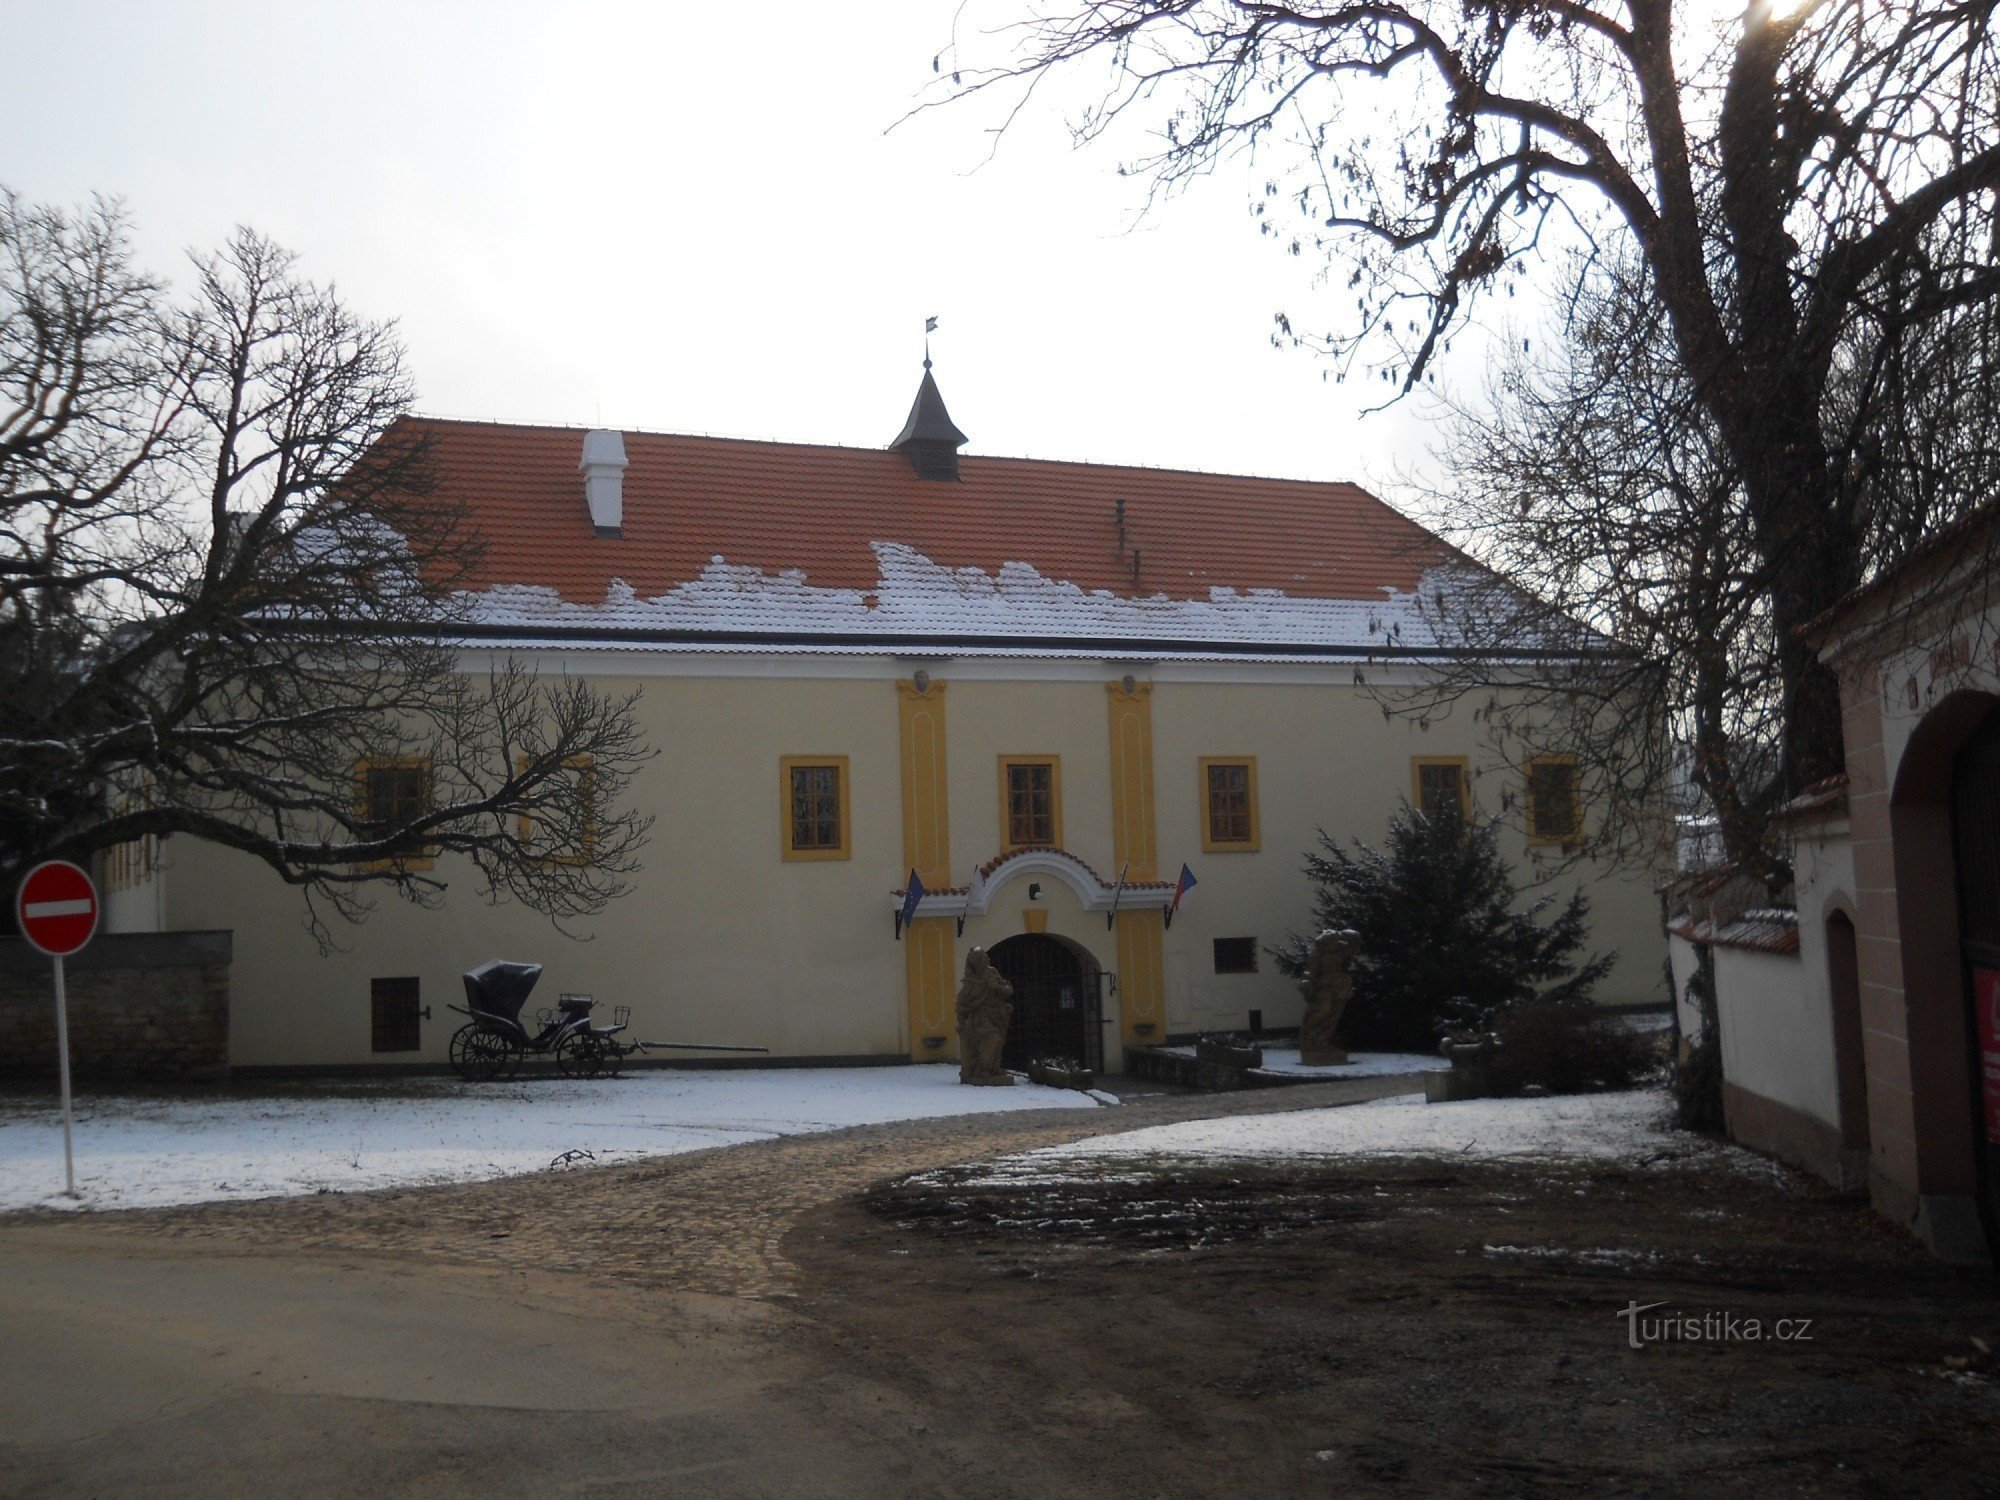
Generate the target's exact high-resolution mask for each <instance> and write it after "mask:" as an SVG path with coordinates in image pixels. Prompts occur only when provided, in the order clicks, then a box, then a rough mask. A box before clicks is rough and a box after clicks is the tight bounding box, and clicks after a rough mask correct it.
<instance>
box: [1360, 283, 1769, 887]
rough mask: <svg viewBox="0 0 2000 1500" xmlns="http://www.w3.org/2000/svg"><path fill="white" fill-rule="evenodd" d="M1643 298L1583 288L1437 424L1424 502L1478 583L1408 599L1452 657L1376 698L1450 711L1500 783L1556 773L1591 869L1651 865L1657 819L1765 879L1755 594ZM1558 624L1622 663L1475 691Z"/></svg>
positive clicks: (1555, 666)
mask: <svg viewBox="0 0 2000 1500" xmlns="http://www.w3.org/2000/svg"><path fill="white" fill-rule="evenodd" d="M1644 281H1645V278H1644V274H1643V271H1642V270H1634V271H1633V272H1632V274H1631V277H1630V278H1629V279H1627V278H1620V277H1618V276H1616V275H1613V274H1606V275H1604V276H1602V277H1599V278H1596V279H1595V280H1593V281H1592V282H1591V284H1590V285H1589V287H1588V289H1587V290H1586V292H1585V294H1584V295H1583V296H1582V297H1580V299H1579V300H1578V302H1577V304H1576V305H1575V307H1574V309H1573V312H1572V316H1571V318H1570V321H1569V323H1568V327H1567V334H1568V336H1567V337H1566V338H1564V339H1562V340H1560V341H1558V342H1556V343H1554V344H1553V345H1552V346H1551V347H1550V348H1549V349H1548V350H1547V351H1546V352H1545V353H1543V354H1541V355H1539V356H1537V357H1535V358H1533V359H1530V358H1529V357H1528V356H1527V355H1526V354H1522V353H1516V354H1512V355H1510V356H1508V357H1506V358H1505V359H1504V360H1502V361H1501V362H1499V363H1498V364H1497V365H1496V368H1495V369H1494V371H1493V376H1492V379H1491V380H1490V381H1489V382H1488V386H1487V389H1486V391H1485V392H1484V397H1485V399H1483V400H1481V401H1479V402H1477V403H1472V404H1461V405H1456V406H1450V407H1449V408H1448V416H1447V418H1446V422H1445V428H1444V430H1445V432H1446V448H1447V451H1448V452H1449V453H1450V455H1451V459H1450V466H1449V475H1448V479H1447V481H1446V482H1445V484H1444V485H1443V486H1442V487H1441V488H1436V489H1433V490H1432V491H1431V493H1430V499H1431V502H1432V505H1433V506H1434V508H1435V509H1436V511H1437V512H1438V513H1439V514H1440V515H1441V517H1442V519H1443V524H1444V526H1445V529H1446V531H1447V532H1448V534H1450V535H1451V536H1452V537H1453V539H1454V540H1456V541H1458V542H1459V543H1460V544H1461V545H1463V546H1464V547H1466V549H1467V550H1468V551H1470V552H1471V553H1473V554H1474V555H1475V556H1477V557H1478V558H1480V559H1481V560H1482V561H1484V562H1486V563H1488V564H1490V565H1491V566H1492V567H1493V568H1494V569H1495V570H1496V576H1481V575H1471V576H1469V577H1468V578H1466V579H1465V580H1464V581H1463V582H1462V583H1461V584H1460V585H1459V586H1458V587H1457V588H1455V589H1453V590H1451V591H1449V592H1443V593H1438V594H1435V595H1430V596H1426V597H1425V598H1424V599H1423V601H1422V604H1423V607H1424V608H1425V610H1426V611H1427V612H1428V613H1429V614H1430V616H1431V624H1432V627H1433V629H1434V630H1435V631H1436V632H1437V634H1438V635H1439V636H1440V638H1442V639H1444V640H1445V641H1447V642H1449V643H1451V644H1453V645H1454V646H1456V647H1457V648H1458V653H1459V654H1458V655H1457V656H1456V657H1455V658H1454V659H1452V660H1451V661H1449V662H1447V663H1445V664H1443V665H1441V666H1440V668H1439V669H1438V674H1437V678H1436V680H1435V682H1433V683H1431V684H1429V685H1427V686H1426V687H1425V688H1423V689H1403V690H1400V691H1397V692H1391V691H1390V690H1387V689H1381V690H1378V691H1382V692H1383V693H1384V694H1385V695H1386V697H1385V701H1392V702H1394V704H1395V706H1397V707H1398V708H1400V709H1402V710H1403V711H1405V712H1409V713H1435V712H1437V711H1438V708H1439V705H1440V703H1442V704H1445V705H1449V706H1451V707H1460V706H1463V707H1466V708H1468V709H1469V710H1470V711H1471V712H1472V713H1473V714H1474V715H1475V716H1477V717H1478V718H1479V719H1480V720H1481V721H1482V723H1483V724H1484V725H1485V727H1486V729H1487V730H1488V738H1489V740H1490V742H1491V744H1492V746H1493V747H1494V748H1495V749H1497V751H1498V752H1499V754H1500V755H1501V757H1502V758H1503V759H1506V760H1508V761H1510V762H1511V763H1513V764H1515V765H1516V766H1525V765H1527V764H1528V763H1530V762H1532V761H1533V760H1534V759H1535V758H1536V757H1538V756H1543V755H1549V754H1556V755H1568V756H1573V757H1574V758H1575V761H1576V764H1577V766H1578V768H1579V773H1580V775H1581V777H1582V778H1583V779H1584V781H1585V782H1586V791H1587V795H1588V801H1589V803H1590V805H1591V806H1592V807H1593V808H1597V809H1601V814H1600V816H1598V817H1597V818H1595V819H1593V820H1592V823H1591V824H1590V827H1589V829H1588V832H1587V835H1586V836H1585V838H1584V839H1582V840H1580V841H1579V842H1580V843H1587V845H1588V848H1589V852H1590V853H1592V854H1594V855H1597V856H1599V857H1608V858H1611V859H1614V860H1617V859H1631V860H1634V861H1636V862H1640V863H1654V862H1656V861H1657V860H1658V858H1659V857H1660V855H1661V854H1662V852H1663V851H1662V850H1661V848H1660V842H1661V838H1662V833H1663V829H1662V817H1663V814H1665V813H1667V812H1679V813H1682V814H1693V813H1697V812H1699V813H1701V814H1704V815H1712V816H1713V817H1714V819H1715V821H1716V823H1717V824H1718V825H1719V828H1720V832H1721V834H1722V844H1723V848H1724V851H1725V853H1726V855H1727V857H1728V859H1729V860H1730V862H1731V863H1733V864H1736V865H1739V866H1740V867H1742V868H1744V869H1747V870H1752V871H1756V872H1758V873H1761V874H1763V875H1765V876H1766V877H1767V878H1769V879H1772V880H1774V881H1782V879H1783V871H1782V869H1781V867H1780V863H1781V862H1780V858H1779V856H1778V854H1777V852H1776V851H1774V850H1773V849H1771V848H1770V847H1769V843H1768V840H1767V837H1766V832H1767V829H1768V826H1769V822H1770V818H1771V814H1772V812H1773V810H1774V809H1775V807H1776V805H1777V803H1778V802H1780V801H1781V800H1783V790H1782V784H1781V782H1780V779H1779V778H1778V776H1777V775H1776V771H1777V764H1778V755H1777V747H1778V744H1779V739H1780V735H1781V731H1782V724H1781V722H1780V720H1781V715H1780V707H1781V704H1782V701H1783V694H1782V684H1781V678H1780V669H1779V664H1778V660H1777V651H1776V641H1775V638H1774V636H1773V632H1772V628H1771V612H1770V608H1769V599H1768V582H1767V580H1766V579H1765V577H1764V574H1763V568H1762V564H1761V562H1760V559H1759V557H1758V554H1757V549H1756V547H1755V545H1754V543H1753V541H1752V523H1751V518H1750V515H1749V507H1748V501H1747V498H1746V496H1745V494H1744V492H1743V487H1742V485H1741V484H1740V483H1739V482H1738V480H1737V475H1736V472H1735V469H1734V467H1733V465H1732V463H1731V461H1730V458H1729V454H1728V452H1727V449H1726V447H1725V445H1724V444H1723V443H1722V441H1721V438H1720V436H1719V434H1718V433H1717V432H1716V430H1715V427H1714V424H1713V423H1712V422H1710V421H1709V420H1708V418H1707V415H1706V413H1705V412H1704V411H1703V409H1702V407H1701V404H1700V402H1699V401H1698V400H1697V399H1696V398H1695V396H1694V393H1693V392H1692V390H1691V389H1690V388H1689V385H1688V382H1687V381H1686V379H1685V378H1684V377H1683V374H1682V372H1681V369H1680V367H1679V364H1678V362H1677V361H1676V360H1675V358H1674V356H1673V351H1672V349H1671V347H1670V340H1669V335H1668V332H1667V330H1666V328H1665V326H1664V315H1663V314H1662V312H1661V310H1660V307H1659V304H1658V302H1657V301H1655V300H1654V299H1652V298H1650V297H1648V296H1646V295H1645V294H1644ZM1578 623H1585V624H1588V625H1589V626H1593V627H1595V628H1596V629H1597V630H1598V631H1600V632H1602V633H1604V634H1605V635H1608V636H1611V637H1614V638H1615V639H1616V640H1617V641H1618V642H1619V643H1620V644H1621V645H1622V646H1623V647H1624V648H1625V650H1624V651H1623V652H1619V653H1606V652H1598V653H1588V652H1575V653H1570V654H1566V655H1559V656H1551V657H1550V658H1549V659H1547V660H1546V661H1544V662H1542V663H1540V664H1539V666H1538V669H1537V671H1536V672H1535V673H1534V674H1533V675H1532V676H1524V675H1522V674H1518V673H1517V674H1514V675H1515V676H1516V677H1519V678H1520V680H1518V681H1515V682H1513V683H1512V684H1511V687H1510V690H1509V691H1508V692H1506V693H1504V694H1502V693H1498V692H1496V691H1494V689H1495V686H1496V684H1498V683H1500V682H1502V681H1506V680H1507V677H1508V674H1507V670H1506V660H1505V658H1506V656H1507V653H1508V651H1509V650H1510V649H1511V648H1512V644H1513V643H1518V642H1520V641H1523V640H1536V639H1544V638H1548V637H1551V636H1556V637H1560V636H1561V635H1562V633H1563V632H1565V631H1569V632H1572V633H1573V632H1574V630H1575V629H1576V625H1577V624H1578ZM1690 793H1692V794H1693V795H1689V794H1690ZM1515 811H1525V810H1523V809H1515Z"/></svg>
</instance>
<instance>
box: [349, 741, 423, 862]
mask: <svg viewBox="0 0 2000 1500" xmlns="http://www.w3.org/2000/svg"><path fill="white" fill-rule="evenodd" d="M386 770H417V771H421V772H422V773H423V777H424V808H425V810H426V811H428V810H429V809H431V808H433V807H435V806H436V805H437V787H436V784H435V776H436V768H435V767H433V766H432V764H431V758H430V757H429V756H428V755H364V756H362V757H361V759H360V760H358V761H356V762H355V763H354V810H355V813H356V815H357V816H358V817H359V818H360V819H361V821H362V822H364V823H368V822H373V821H374V818H373V816H372V814H373V813H374V810H375V808H374V804H373V803H372V802H371V801H370V800H369V796H368V773H369V772H370V771H386ZM436 864H437V860H436V858H435V857H434V856H433V855H429V854H422V855H416V856H408V855H406V856H402V857H400V858H397V859H368V860H363V861H361V866H362V868H363V869H368V870H388V869H398V870H429V869H432V868H433V867H435V866H436Z"/></svg>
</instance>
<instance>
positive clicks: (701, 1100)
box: [0, 1064, 1116, 1210]
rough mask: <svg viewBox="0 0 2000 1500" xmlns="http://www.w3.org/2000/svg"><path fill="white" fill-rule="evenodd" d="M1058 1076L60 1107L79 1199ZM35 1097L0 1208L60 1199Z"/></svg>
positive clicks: (507, 1169) (834, 1118)
mask: <svg viewBox="0 0 2000 1500" xmlns="http://www.w3.org/2000/svg"><path fill="white" fill-rule="evenodd" d="M1100 1100H1110V1101H1111V1102H1114V1103H1115V1102H1116V1101H1115V1099H1112V1096H1110V1095H1101V1096H1099V1097H1098V1098H1090V1097H1087V1096H1085V1095H1083V1094H1080V1093H1077V1092H1075V1091H1074V1090H1069V1089H1047V1088H1040V1087H1037V1086H1036V1085H1033V1084H1029V1083H1025V1082H1024V1083H1021V1084H1018V1085H1016V1086H1015V1087H1014V1088H1011V1089H994V1088H984V1089H977V1088H963V1087H961V1086H960V1085H959V1082H958V1069H957V1068H956V1067H955V1066H953V1065H950V1064H923V1065H919V1066H915V1067H895V1068H784V1069H769V1070H765V1069H755V1070H752V1069H745V1070H742V1071H735V1070H730V1071H721V1070H717V1071H705V1070H698V1069H690V1070H685V1071H683V1070H657V1071H645V1072H636V1073H632V1074H629V1075H627V1076H625V1077H623V1078H615V1079H599V1080H596V1081H594V1082H574V1083H571V1082H561V1081H557V1080H553V1079H550V1080H540V1079H538V1080H534V1081H532V1082H522V1083H515V1084H465V1083H460V1082H458V1081H457V1080H456V1079H450V1080H447V1079H423V1080H417V1081H412V1082H408V1083H398V1084H396V1085H394V1086H393V1087H382V1088H379V1089H365V1088H356V1089H354V1090H352V1091H351V1092H345V1093H343V1094H342V1095H340V1096H327V1095H311V1094H304V1093H302V1094H296V1095H284V1094H280V1095H273V1096H270V1097H260V1098H234V1097H232V1098H218V1099H212V1100H201V1099H187V1098H182V1099H146V1098H140V1097H127V1096H117V1095H94V1096H89V1097H85V1098H82V1099H79V1100H78V1101H77V1111H76V1175H77V1190H78V1192H79V1193H80V1194H81V1195H82V1203H81V1205H80V1206H82V1207H85V1208H153V1207H160V1206H163V1205H166V1204H172V1203H199V1202H204V1201H207V1200H210V1199H216V1198H263V1197H271V1196H275V1195H283V1194H290V1193H316V1192H326V1191H331V1192H345V1191H352V1190H358V1189H364V1188H381V1187H396V1186H408V1185H414V1184H421V1183H438V1182H464V1181H470V1180H474V1179H477V1178H483V1177H504V1176H507V1175H509V1174H511V1173H515V1172H535V1171H542V1170H545V1169H547V1168H548V1167H549V1166H550V1165H551V1164H552V1163H554V1162H555V1161H556V1160H557V1159H558V1158H559V1157H562V1156H564V1154H565V1153H567V1152H579V1153H582V1152H588V1153H589V1156H588V1157H581V1156H579V1157H575V1158H571V1160H572V1161H585V1162H587V1161H591V1160H594V1161H597V1162H614V1161H629V1160H632V1159H634V1158H636V1157H641V1156H667V1155H672V1154H673V1153H675V1152H680V1151H697V1150H700V1149H702V1148H703V1147H706V1146H727V1145H733V1144H736V1143H738V1142H742V1141H757V1140H767V1139H769V1138H771V1137H773V1136H781V1135H796V1134H800V1133H803V1132H806V1131H814V1130H835V1129H839V1128H840V1127H842V1126H846V1125H874V1124H880V1123H882V1122H884V1121H889V1120H914V1119H926V1118H931V1117H935V1116H940V1115H963V1114H984V1113H989V1112H994V1111H1000V1110H1020V1109H1096V1108H1098V1107H1099V1103H1100ZM62 1185H63V1163H62V1120H61V1116H60V1114H59V1113H58V1111H57V1109H56V1107H55V1105H54V1103H53V1102H52V1101H48V1102H45V1101H41V1100H9V1101H0V1210H8V1209H20V1208H29V1207H50V1208H55V1207H67V1206H71V1202H70V1200H69V1199H66V1198H64V1197H63V1196H62Z"/></svg>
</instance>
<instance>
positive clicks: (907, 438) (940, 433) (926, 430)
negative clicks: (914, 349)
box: [889, 355, 968, 479]
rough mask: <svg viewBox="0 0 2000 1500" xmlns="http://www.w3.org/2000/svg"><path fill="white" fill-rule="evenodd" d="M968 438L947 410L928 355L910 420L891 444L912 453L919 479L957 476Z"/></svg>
mask: <svg viewBox="0 0 2000 1500" xmlns="http://www.w3.org/2000/svg"><path fill="white" fill-rule="evenodd" d="M967 441H968V439H967V438H966V436H965V434H964V433H962V432H960V431H959V430H958V426H957V424H956V423H954V422H953V421H952V419H951V413H950V412H948V411H946V410H945V409H944V395H943V393H942V392H940V391H939V390H938V385H937V381H936V380H935V379H933V378H932V376H931V362H930V356H928V355H926V356H925V357H924V379H923V384H921V385H919V386H918V387H917V399H916V400H915V401H913V402H911V403H910V419H909V420H908V421H907V422H905V423H904V424H903V430H902V431H901V432H899V433H897V434H896V440H895V441H894V442H892V443H891V444H889V447H890V448H891V449H892V450H895V451H898V452H902V453H906V454H908V455H909V458H910V464H911V466H912V467H913V468H915V469H916V471H917V474H918V477H919V478H923V479H956V478H958V450H959V449H960V448H961V447H963V446H964V445H965V443H966V442H967Z"/></svg>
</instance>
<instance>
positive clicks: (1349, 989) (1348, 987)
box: [1299, 928, 1361, 1067]
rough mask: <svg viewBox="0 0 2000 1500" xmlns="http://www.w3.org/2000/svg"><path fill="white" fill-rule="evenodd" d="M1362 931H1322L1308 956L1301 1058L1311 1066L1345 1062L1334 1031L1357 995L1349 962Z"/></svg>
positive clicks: (1302, 985)
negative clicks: (1355, 994)
mask: <svg viewBox="0 0 2000 1500" xmlns="http://www.w3.org/2000/svg"><path fill="white" fill-rule="evenodd" d="M1360 943H1361V934H1360V933H1358V932H1355V931H1353V930H1352V929H1351V928H1349V929H1343V930H1341V931H1339V932H1322V933H1321V934H1320V935H1319V937H1318V938H1317V939H1316V940H1315V941H1314V943H1313V945H1312V953H1311V955H1310V956H1309V957H1308V958H1307V959H1306V973H1305V978H1303V979H1301V980H1300V981H1299V993H1300V994H1302V995H1304V996H1305V1000H1306V1013H1305V1019H1303V1020H1302V1021H1300V1022H1299V1061H1300V1062H1302V1063H1304V1064H1305V1065H1306V1066H1307V1067H1325V1066H1327V1065H1328V1064H1332V1063H1344V1062H1346V1061H1347V1054H1346V1053H1345V1052H1343V1051H1341V1050H1340V1045H1339V1043H1338V1042H1336V1041H1335V1040H1334V1033H1335V1032H1336V1031H1338V1030H1339V1029H1340V1014H1341V1012H1342V1011H1344V1010H1346V1009H1347V1002H1348V1001H1349V1000H1351V999H1352V998H1353V997H1354V980H1353V979H1352V978H1351V977H1350V976H1349V975H1348V972H1347V961H1348V959H1350V958H1352V957H1353V956H1354V950H1355V949H1356V948H1357V947H1359V946H1360Z"/></svg>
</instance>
